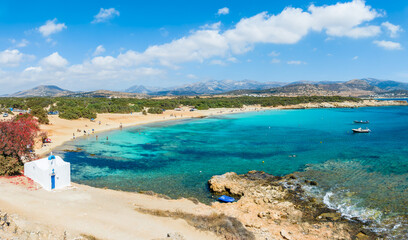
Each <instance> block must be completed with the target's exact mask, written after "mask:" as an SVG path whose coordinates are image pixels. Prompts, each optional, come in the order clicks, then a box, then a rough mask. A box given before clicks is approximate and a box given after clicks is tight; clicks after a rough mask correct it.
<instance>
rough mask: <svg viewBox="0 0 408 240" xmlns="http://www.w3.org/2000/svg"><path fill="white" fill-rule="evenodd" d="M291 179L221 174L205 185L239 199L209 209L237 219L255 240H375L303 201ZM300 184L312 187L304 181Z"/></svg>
mask: <svg viewBox="0 0 408 240" xmlns="http://www.w3.org/2000/svg"><path fill="white" fill-rule="evenodd" d="M299 181H300V180H299V179H297V178H296V177H295V176H294V175H288V176H285V177H276V176H272V175H270V174H267V173H264V172H257V171H250V172H248V173H247V174H244V175H237V174H236V173H232V172H230V173H225V174H223V175H218V176H213V177H212V178H211V179H210V180H209V181H208V184H209V187H210V189H211V191H213V192H214V193H216V194H228V195H231V196H235V197H237V198H239V200H238V201H237V202H234V203H214V204H213V205H212V207H213V208H215V209H217V210H218V211H220V212H222V213H224V214H226V215H228V216H232V217H235V218H237V219H238V220H240V221H241V222H242V223H243V224H244V226H245V227H246V228H247V229H249V230H250V231H251V232H253V233H254V234H255V236H256V239H292V240H295V239H309V240H313V239H316V240H317V239H375V238H376V236H375V234H373V233H372V232H370V231H367V230H365V229H364V225H363V223H361V222H358V221H353V222H351V221H349V220H346V219H344V218H342V217H341V215H340V213H337V212H335V211H333V210H330V209H328V208H326V207H325V205H324V204H323V203H320V202H318V201H317V200H316V199H313V198H310V197H307V196H306V195H305V194H304V192H303V191H302V190H301V187H300V185H299ZM304 184H310V185H316V184H317V183H316V182H312V181H308V182H307V183H304Z"/></svg>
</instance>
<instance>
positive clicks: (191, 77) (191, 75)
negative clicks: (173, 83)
mask: <svg viewBox="0 0 408 240" xmlns="http://www.w3.org/2000/svg"><path fill="white" fill-rule="evenodd" d="M187 78H188V79H197V78H198V77H197V76H196V75H194V74H187Z"/></svg>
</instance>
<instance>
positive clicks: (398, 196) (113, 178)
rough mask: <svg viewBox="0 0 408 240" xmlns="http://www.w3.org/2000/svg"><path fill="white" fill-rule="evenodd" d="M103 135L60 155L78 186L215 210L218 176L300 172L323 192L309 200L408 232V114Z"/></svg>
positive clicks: (239, 118)
mask: <svg viewBox="0 0 408 240" xmlns="http://www.w3.org/2000/svg"><path fill="white" fill-rule="evenodd" d="M354 120H370V124H367V125H358V124H354V123H353V121H354ZM359 126H362V127H369V128H370V129H371V131H372V132H371V133H369V134H353V133H352V131H351V129H352V128H356V127H359ZM98 135H99V138H98V140H97V139H96V137H95V136H90V137H88V138H83V139H77V140H76V141H72V142H70V143H68V144H66V145H65V146H63V147H61V149H66V148H69V149H75V148H77V147H79V148H81V149H83V151H80V152H66V153H64V152H60V153H59V154H63V155H64V158H65V160H66V161H69V162H71V168H72V180H73V181H75V182H78V183H83V184H88V185H92V186H96V187H108V188H113V189H121V190H125V191H141V190H152V191H154V192H157V193H162V194H166V195H169V196H171V197H174V198H177V197H195V198H198V199H200V200H202V201H204V202H208V201H210V200H211V194H210V193H209V191H208V189H207V184H206V182H207V180H208V179H210V178H211V176H213V175H216V174H223V173H225V172H229V171H234V172H237V173H246V172H247V171H250V170H262V171H266V172H268V173H271V174H274V175H285V174H289V173H293V172H296V171H299V172H300V173H299V175H300V176H302V177H304V178H307V179H311V180H316V181H317V182H318V183H319V186H318V188H313V189H308V191H310V194H314V195H316V196H319V197H321V198H322V199H324V201H325V203H326V204H328V205H329V206H330V207H332V208H336V209H338V210H341V211H342V212H343V214H345V215H346V216H349V217H360V218H361V219H363V220H375V221H377V222H378V223H381V226H385V227H384V228H387V229H388V230H387V231H391V230H392V228H394V227H395V226H396V225H397V224H398V223H401V226H397V227H396V229H398V231H399V232H401V231H404V229H406V227H407V226H408V225H403V224H405V222H404V221H405V218H406V216H407V215H408V107H403V106H401V107H375V108H357V109H308V110H270V111H265V112H253V113H245V114H231V115H225V116H221V117H214V118H207V119H199V120H197V119H195V120H184V121H177V122H168V123H160V124H151V125H145V126H138V127H132V128H125V129H123V130H121V131H120V130H117V131H110V132H105V133H102V134H98ZM107 136H109V140H108V141H107V140H106V137H107ZM380 221H381V222H380ZM377 227H378V226H377ZM390 229H391V230H390ZM401 229H402V230H401ZM392 231H394V230H392ZM398 234H401V233H398ZM407 236H408V233H407Z"/></svg>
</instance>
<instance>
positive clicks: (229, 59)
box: [227, 57, 238, 63]
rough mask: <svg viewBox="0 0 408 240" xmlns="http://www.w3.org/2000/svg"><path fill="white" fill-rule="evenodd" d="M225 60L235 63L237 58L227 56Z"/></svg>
mask: <svg viewBox="0 0 408 240" xmlns="http://www.w3.org/2000/svg"><path fill="white" fill-rule="evenodd" d="M227 61H228V62H232V63H237V62H238V59H236V58H235V57H229V58H227Z"/></svg>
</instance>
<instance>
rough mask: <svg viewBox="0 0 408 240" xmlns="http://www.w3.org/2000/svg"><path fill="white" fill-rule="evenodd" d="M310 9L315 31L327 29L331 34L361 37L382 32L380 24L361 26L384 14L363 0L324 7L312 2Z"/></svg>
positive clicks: (311, 23) (328, 33)
mask: <svg viewBox="0 0 408 240" xmlns="http://www.w3.org/2000/svg"><path fill="white" fill-rule="evenodd" d="M308 10H309V11H310V13H311V14H310V16H311V20H310V21H311V22H310V25H311V28H312V29H313V30H315V31H325V32H326V34H327V35H329V36H334V37H351V38H361V37H372V36H376V35H378V34H379V33H380V32H381V29H380V27H379V26H374V25H366V26H361V24H363V23H365V22H369V21H371V20H373V19H375V18H377V17H380V16H382V14H380V13H378V12H377V11H376V10H374V9H372V8H371V6H367V5H365V1H363V0H353V1H352V2H347V3H337V4H335V5H329V6H322V7H316V6H315V5H313V4H312V5H311V6H310V7H309V9H308Z"/></svg>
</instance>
